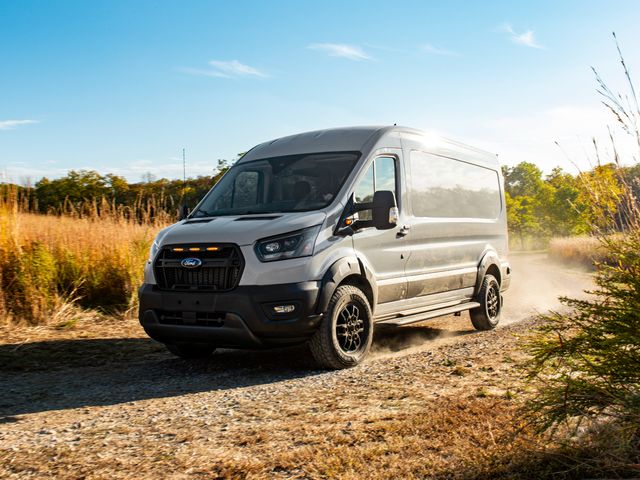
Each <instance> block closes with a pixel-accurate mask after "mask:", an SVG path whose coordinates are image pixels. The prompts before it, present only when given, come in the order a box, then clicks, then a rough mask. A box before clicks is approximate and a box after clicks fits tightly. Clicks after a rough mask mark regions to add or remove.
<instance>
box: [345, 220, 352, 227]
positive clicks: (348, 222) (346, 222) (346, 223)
mask: <svg viewBox="0 0 640 480" xmlns="http://www.w3.org/2000/svg"><path fill="white" fill-rule="evenodd" d="M352 223H353V219H352V218H346V219H345V220H344V224H345V225H346V226H347V227H348V226H349V225H351V224H352Z"/></svg>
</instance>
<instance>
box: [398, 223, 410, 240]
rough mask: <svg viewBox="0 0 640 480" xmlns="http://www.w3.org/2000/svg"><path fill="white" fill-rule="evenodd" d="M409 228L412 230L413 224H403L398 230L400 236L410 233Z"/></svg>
mask: <svg viewBox="0 0 640 480" xmlns="http://www.w3.org/2000/svg"><path fill="white" fill-rule="evenodd" d="M409 230H411V225H403V226H402V227H401V228H400V230H398V236H399V237H404V236H405V235H408V234H409Z"/></svg>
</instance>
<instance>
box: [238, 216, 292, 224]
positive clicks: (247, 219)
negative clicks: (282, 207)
mask: <svg viewBox="0 0 640 480" xmlns="http://www.w3.org/2000/svg"><path fill="white" fill-rule="evenodd" d="M280 217H281V215H269V216H264V217H240V218H236V222H249V221H251V220H275V219H276V218H280Z"/></svg>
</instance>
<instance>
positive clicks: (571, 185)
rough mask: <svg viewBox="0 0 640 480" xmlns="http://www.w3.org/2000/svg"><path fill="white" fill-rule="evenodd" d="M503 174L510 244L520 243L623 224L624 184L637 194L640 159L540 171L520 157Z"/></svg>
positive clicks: (542, 242)
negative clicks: (622, 164)
mask: <svg viewBox="0 0 640 480" xmlns="http://www.w3.org/2000/svg"><path fill="white" fill-rule="evenodd" d="M502 173H503V175H504V183H505V197H506V203H507V215H508V223H509V232H510V234H511V236H512V243H513V244H514V246H516V247H521V248H536V247H543V246H545V245H546V243H547V242H548V240H549V239H550V238H552V237H565V236H573V235H587V234H591V233H593V229H594V228H604V229H611V228H613V227H612V225H617V226H620V225H623V224H624V221H623V219H622V215H623V214H624V206H623V205H622V204H621V203H622V202H623V198H622V192H623V188H622V187H623V185H625V184H626V185H627V186H628V187H629V190H630V191H631V192H632V194H633V196H634V198H635V199H638V198H639V195H640V164H636V165H634V166H631V167H619V166H617V165H615V164H605V165H598V166H596V167H594V168H593V169H591V170H589V171H585V172H580V173H578V174H576V175H572V174H570V173H567V172H565V171H563V170H562V169H561V168H560V167H556V168H554V169H553V170H552V171H551V173H549V174H548V175H544V174H543V173H542V171H541V170H540V168H538V167H537V166H536V165H534V164H533V163H529V162H521V163H519V164H518V165H516V166H514V167H506V166H505V167H502ZM514 237H515V238H514ZM514 240H515V241H514Z"/></svg>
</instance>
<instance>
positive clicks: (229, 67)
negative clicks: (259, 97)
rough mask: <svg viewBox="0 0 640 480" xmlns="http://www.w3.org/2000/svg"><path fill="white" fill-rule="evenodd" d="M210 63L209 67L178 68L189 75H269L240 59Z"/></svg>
mask: <svg viewBox="0 0 640 480" xmlns="http://www.w3.org/2000/svg"><path fill="white" fill-rule="evenodd" d="M208 65H209V68H192V67H179V68H178V70H179V71H181V72H182V73H187V74H189V75H202V76H204V77H217V78H239V77H261V78H266V77H268V76H269V75H267V74H266V73H265V72H263V71H261V70H258V69H257V68H255V67H251V66H249V65H247V64H245V63H242V62H239V61H238V60H211V61H210V62H208Z"/></svg>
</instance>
